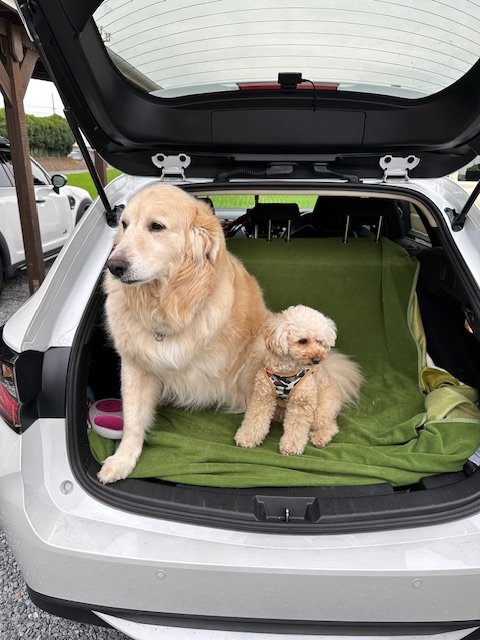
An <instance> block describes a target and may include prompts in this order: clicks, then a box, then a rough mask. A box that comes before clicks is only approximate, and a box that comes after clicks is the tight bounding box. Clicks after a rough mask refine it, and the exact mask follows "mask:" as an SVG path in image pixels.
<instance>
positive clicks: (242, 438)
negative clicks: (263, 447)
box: [233, 427, 261, 449]
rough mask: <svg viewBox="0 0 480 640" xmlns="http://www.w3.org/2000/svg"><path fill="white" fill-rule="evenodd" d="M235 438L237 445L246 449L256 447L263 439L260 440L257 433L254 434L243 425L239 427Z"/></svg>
mask: <svg viewBox="0 0 480 640" xmlns="http://www.w3.org/2000/svg"><path fill="white" fill-rule="evenodd" d="M233 439H234V440H235V444H236V445H237V447H243V448H244V449H254V448H255V447H257V446H258V445H259V444H260V443H261V440H258V438H256V437H255V434H252V433H250V432H249V431H247V430H246V429H242V428H241V427H240V429H238V431H237V433H236V434H235V436H234V438H233Z"/></svg>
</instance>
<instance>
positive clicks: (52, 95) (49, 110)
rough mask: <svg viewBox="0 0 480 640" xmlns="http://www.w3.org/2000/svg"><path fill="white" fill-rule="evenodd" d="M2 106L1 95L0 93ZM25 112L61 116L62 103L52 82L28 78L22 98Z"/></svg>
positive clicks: (35, 114) (0, 99) (0, 97)
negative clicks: (23, 98) (25, 91)
mask: <svg viewBox="0 0 480 640" xmlns="http://www.w3.org/2000/svg"><path fill="white" fill-rule="evenodd" d="M0 104H1V106H2V107H3V97H2V95H1V94H0ZM24 107H25V113H30V114H32V115H34V116H51V115H52V114H53V113H57V114H58V115H61V116H63V105H62V101H61V100H60V96H59V95H58V91H57V89H56V87H55V85H54V84H53V82H47V81H45V80H30V82H29V85H28V89H27V93H26V94H25V100H24Z"/></svg>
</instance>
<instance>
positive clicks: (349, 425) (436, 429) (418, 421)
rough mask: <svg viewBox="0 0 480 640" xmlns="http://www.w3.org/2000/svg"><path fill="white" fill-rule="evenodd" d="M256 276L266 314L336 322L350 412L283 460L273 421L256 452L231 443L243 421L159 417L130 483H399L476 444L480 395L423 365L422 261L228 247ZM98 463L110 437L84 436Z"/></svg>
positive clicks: (387, 247) (390, 250)
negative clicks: (353, 369)
mask: <svg viewBox="0 0 480 640" xmlns="http://www.w3.org/2000/svg"><path fill="white" fill-rule="evenodd" d="M229 246H230V250H231V251H232V252H233V253H235V254H236V255H238V256H239V257H240V258H241V259H242V261H243V262H244V264H245V266H246V267H247V268H248V269H249V271H250V272H251V273H253V274H255V275H256V277H257V278H258V280H259V282H260V284H261V286H262V288H263V291H264V294H265V300H266V302H267V304H268V305H269V307H270V308H272V309H273V310H280V309H282V308H285V307H287V306H289V305H291V304H298V303H302V304H306V305H309V306H312V307H315V308H317V309H319V310H321V311H322V312H323V313H325V314H327V315H329V316H331V317H332V318H333V319H334V320H335V322H336V323H337V327H338V341H337V347H338V348H339V349H340V350H341V351H343V352H344V353H347V354H349V355H351V356H352V357H354V358H355V359H356V360H357V362H359V364H360V365H361V366H362V369H363V372H364V375H365V383H364V385H363V387H362V392H361V398H360V401H359V403H358V405H357V406H355V407H351V408H349V409H347V410H346V411H344V412H343V413H342V414H341V416H340V418H339V424H340V431H339V433H338V434H337V435H336V436H335V438H334V439H333V441H332V442H331V443H330V444H329V445H328V446H327V447H326V448H325V449H321V450H319V449H316V448H315V447H313V446H312V445H310V444H309V445H307V448H306V450H305V453H304V454H303V455H301V456H282V455H281V454H279V453H278V441H279V439H280V436H281V433H282V428H281V426H280V425H278V424H273V425H272V429H271V431H270V434H269V435H268V437H267V438H266V440H265V442H264V443H263V444H262V445H261V446H259V447H257V448H256V449H252V450H250V449H241V448H238V447H235V444H234V441H233V436H234V433H235V431H236V429H237V428H238V427H239V426H240V423H241V421H242V416H241V415H229V414H222V413H217V412H214V411H201V412H186V411H182V410H180V409H174V408H171V407H163V408H160V409H159V410H158V414H157V419H156V424H155V427H154V428H153V430H152V432H151V434H150V437H149V439H148V442H146V443H145V446H144V450H143V453H142V456H141V458H140V460H139V462H138V464H137V466H136V468H135V470H134V472H133V473H132V474H131V477H137V478H139V477H144V478H145V477H151V478H161V479H163V480H167V481H170V482H179V483H186V484H192V485H208V486H216V487H238V488H240V487H268V486H318V485H354V484H369V483H377V482H390V483H392V484H394V485H406V484H412V483H415V482H418V480H419V479H421V478H422V477H425V476H429V475H434V474H438V473H444V472H448V471H457V470H459V469H461V468H462V466H463V463H464V462H465V460H466V458H467V457H468V456H469V455H471V454H472V453H473V452H474V451H475V450H476V449H477V447H478V446H480V411H479V409H478V407H477V406H476V404H475V401H476V399H477V394H476V391H475V390H473V389H471V388H470V387H466V386H464V385H460V384H459V383H458V381H456V380H455V379H454V378H452V377H451V376H449V375H448V374H446V373H444V372H441V371H439V370H432V369H426V368H425V367H424V336H423V333H422V328H421V320H420V318H419V315H418V309H417V307H416V298H415V295H414V291H415V284H416V277H417V270H418V263H417V261H416V260H415V259H413V258H411V257H409V256H408V255H407V254H406V252H405V251H404V250H403V249H402V248H401V247H399V246H398V245H396V244H394V243H392V242H390V241H388V240H382V242H380V243H378V244H376V243H375V242H373V241H372V240H370V239H363V238H361V239H354V240H352V241H350V242H349V243H348V244H343V243H342V242H341V241H340V240H339V239H337V238H325V239H323V238H322V239H305V240H294V241H292V242H291V243H290V244H286V243H285V242H281V241H276V242H272V243H267V242H265V241H263V240H251V241H245V240H239V241H231V242H230V245H229ZM89 441H90V447H91V450H92V453H93V455H94V457H95V458H96V459H97V460H98V461H102V460H104V459H105V458H106V457H107V456H109V455H111V454H112V453H113V452H114V450H115V448H116V446H117V442H115V441H112V440H106V439H103V438H101V437H99V436H98V435H97V434H95V433H94V432H92V431H90V432H89Z"/></svg>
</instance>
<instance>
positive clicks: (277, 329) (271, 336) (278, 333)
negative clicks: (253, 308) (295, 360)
mask: <svg viewBox="0 0 480 640" xmlns="http://www.w3.org/2000/svg"><path fill="white" fill-rule="evenodd" d="M263 337H264V338H265V346H266V347H267V349H268V350H269V351H271V352H272V353H273V354H274V355H276V356H286V355H288V325H287V323H286V322H285V320H284V319H283V318H282V317H281V316H280V315H272V316H270V318H268V320H267V321H266V323H265V326H264V330H263Z"/></svg>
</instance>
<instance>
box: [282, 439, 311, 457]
mask: <svg viewBox="0 0 480 640" xmlns="http://www.w3.org/2000/svg"><path fill="white" fill-rule="evenodd" d="M278 449H279V451H280V453H281V454H282V455H284V456H300V455H301V454H302V453H303V452H304V450H305V443H304V442H297V441H296V440H292V439H287V438H285V437H282V438H280V444H279V447H278Z"/></svg>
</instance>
